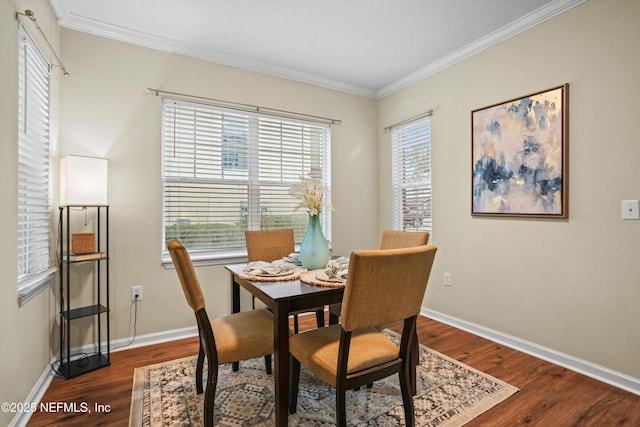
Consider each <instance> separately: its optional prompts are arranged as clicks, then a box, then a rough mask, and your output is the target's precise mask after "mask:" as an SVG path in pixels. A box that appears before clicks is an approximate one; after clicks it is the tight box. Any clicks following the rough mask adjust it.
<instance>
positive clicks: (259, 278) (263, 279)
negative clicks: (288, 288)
mask: <svg viewBox="0 0 640 427" xmlns="http://www.w3.org/2000/svg"><path fill="white" fill-rule="evenodd" d="M305 271H307V270H299V271H295V270H294V272H293V273H291V274H287V275H286V276H255V275H251V274H240V275H239V276H240V277H241V278H242V279H245V280H251V281H253V282H281V281H284V280H297V279H299V278H300V275H301V274H302V273H304V272H305Z"/></svg>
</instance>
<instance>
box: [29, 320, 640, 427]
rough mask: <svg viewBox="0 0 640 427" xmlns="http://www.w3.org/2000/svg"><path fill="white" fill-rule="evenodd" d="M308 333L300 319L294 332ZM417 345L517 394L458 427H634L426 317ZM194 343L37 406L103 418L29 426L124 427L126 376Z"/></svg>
mask: <svg viewBox="0 0 640 427" xmlns="http://www.w3.org/2000/svg"><path fill="white" fill-rule="evenodd" d="M311 325H315V317H313V316H301V317H300V327H301V329H305V328H308V327H310V326H311ZM418 339H419V341H420V343H421V344H424V345H427V346H429V347H431V348H432V349H434V350H437V351H439V352H441V353H444V354H446V355H448V356H450V357H453V358H454V359H457V360H460V361H462V362H464V363H466V364H467V365H469V366H472V367H474V368H476V369H478V370H480V371H483V372H486V373H488V374H490V375H493V376H495V377H497V378H499V379H501V380H503V381H506V382H508V383H510V384H512V385H514V386H516V387H518V388H519V389H520V391H519V392H517V393H516V394H515V395H513V396H511V397H510V398H508V399H507V400H506V401H504V402H502V403H500V404H499V405H497V406H496V407H494V408H493V409H491V410H489V411H487V412H485V413H484V414H482V415H480V416H479V417H477V418H475V419H473V420H472V421H470V422H469V423H467V424H466V426H469V427H477V426H491V427H495V426H524V425H530V426H545V427H548V426H551V427H553V426H558V427H566V426H594V427H596V426H597V427H609V426H633V427H640V396H636V395H634V394H632V393H629V392H626V391H623V390H620V389H617V388H615V387H612V386H609V385H607V384H604V383H602V382H599V381H596V380H594V379H591V378H589V377H586V376H584V375H580V374H578V373H575V372H573V371H570V370H568V369H564V368H562V367H559V366H556V365H553V364H551V363H548V362H545V361H543V360H540V359H537V358H535V357H532V356H529V355H526V354H524V353H521V352H518V351H516V350H512V349H510V348H508V347H505V346H502V345H500V344H496V343H494V342H491V341H488V340H486V339H483V338H480V337H477V336H475V335H473V334H469V333H467V332H464V331H461V330H459V329H455V328H452V327H450V326H447V325H445V324H442V323H439V322H436V321H434V320H431V319H428V318H426V317H421V318H419V319H418ZM197 349H198V343H197V339H196V338H190V339H185V340H179V341H173V342H170V343H165V344H158V345H152V346H148V347H140V348H136V349H132V350H124V351H120V352H116V353H112V355H111V366H109V367H106V368H103V369H100V370H97V371H94V372H91V373H88V374H85V375H82V376H79V377H76V378H73V379H70V380H64V379H60V378H55V379H54V380H53V382H52V383H51V386H50V387H49V389H48V390H47V392H46V394H45V395H44V397H43V398H42V402H64V403H74V402H76V403H77V404H78V405H80V403H81V402H86V404H87V405H88V407H89V409H91V410H93V408H94V405H95V404H99V405H109V412H103V413H95V412H92V413H68V412H62V411H61V412H59V413H43V412H37V413H35V414H33V416H32V417H31V420H30V422H29V424H28V425H29V426H83V427H89V426H91V427H94V426H127V425H128V420H129V404H130V400H131V383H132V380H133V371H134V369H135V368H136V367H141V366H145V365H149V364H153V363H159V362H163V361H167V360H171V359H176V358H179V357H185V356H189V355H193V354H196V353H197Z"/></svg>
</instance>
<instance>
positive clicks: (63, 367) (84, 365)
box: [59, 353, 111, 379]
mask: <svg viewBox="0 0 640 427" xmlns="http://www.w3.org/2000/svg"><path fill="white" fill-rule="evenodd" d="M109 365H111V362H110V361H109V359H108V358H107V357H106V356H105V355H104V354H102V353H97V354H93V355H91V356H88V357H82V358H80V359H76V360H71V361H68V362H66V363H60V368H59V371H60V373H61V374H62V376H64V377H65V378H66V379H69V378H73V377H77V376H78V375H82V374H84V373H87V372H91V371H95V370H96V369H100V368H104V367H105V366H109Z"/></svg>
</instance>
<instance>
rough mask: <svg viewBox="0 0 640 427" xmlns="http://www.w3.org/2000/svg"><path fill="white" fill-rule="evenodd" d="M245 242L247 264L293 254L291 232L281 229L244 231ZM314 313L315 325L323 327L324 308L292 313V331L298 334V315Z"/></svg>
mask: <svg viewBox="0 0 640 427" xmlns="http://www.w3.org/2000/svg"><path fill="white" fill-rule="evenodd" d="M245 240H246V242H247V259H248V261H249V262H253V261H266V262H272V261H275V260H278V259H281V258H284V257H286V256H287V255H289V254H291V253H292V252H295V249H296V246H295V242H294V237H293V230H292V229H290V228H283V229H277V230H247V231H245ZM252 304H253V307H255V296H252ZM309 312H315V314H316V323H317V325H318V327H319V328H321V327H323V326H324V307H316V308H312V309H309V310H304V311H296V312H293V313H292V314H293V331H294V333H296V334H297V333H298V329H299V327H298V315H299V314H302V313H309Z"/></svg>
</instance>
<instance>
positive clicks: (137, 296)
mask: <svg viewBox="0 0 640 427" xmlns="http://www.w3.org/2000/svg"><path fill="white" fill-rule="evenodd" d="M136 300H137V301H142V286H132V287H131V301H136Z"/></svg>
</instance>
